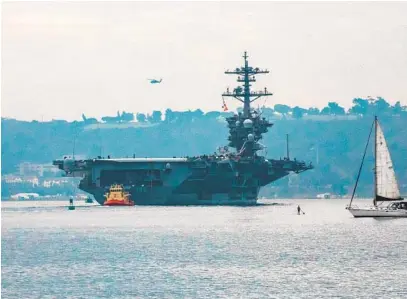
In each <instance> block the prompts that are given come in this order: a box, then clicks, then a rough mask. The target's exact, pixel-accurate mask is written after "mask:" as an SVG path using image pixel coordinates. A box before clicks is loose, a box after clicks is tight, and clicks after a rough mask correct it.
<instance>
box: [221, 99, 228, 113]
mask: <svg viewBox="0 0 407 299" xmlns="http://www.w3.org/2000/svg"><path fill="white" fill-rule="evenodd" d="M222 109H223V111H228V106H226V103H225V100H223V105H222Z"/></svg>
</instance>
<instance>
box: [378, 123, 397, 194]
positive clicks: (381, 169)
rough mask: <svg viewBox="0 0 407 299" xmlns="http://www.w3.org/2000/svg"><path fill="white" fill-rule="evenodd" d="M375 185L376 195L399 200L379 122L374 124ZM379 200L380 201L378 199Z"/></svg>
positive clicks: (394, 175)
mask: <svg viewBox="0 0 407 299" xmlns="http://www.w3.org/2000/svg"><path fill="white" fill-rule="evenodd" d="M376 125H377V127H376V130H377V131H376V184H377V195H378V196H379V197H384V198H385V199H400V190H399V187H398V184H397V179H396V174H395V173H394V169H393V163H392V161H391V157H390V152H389V149H388V147H387V144H386V140H385V138H384V134H383V131H382V128H381V127H380V125H379V122H377V123H376ZM379 200H380V199H379Z"/></svg>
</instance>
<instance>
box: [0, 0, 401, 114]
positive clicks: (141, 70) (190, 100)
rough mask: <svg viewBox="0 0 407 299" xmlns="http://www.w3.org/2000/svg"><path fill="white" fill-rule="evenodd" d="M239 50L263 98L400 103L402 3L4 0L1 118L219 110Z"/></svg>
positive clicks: (316, 103) (320, 102)
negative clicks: (261, 71) (254, 70)
mask: <svg viewBox="0 0 407 299" xmlns="http://www.w3.org/2000/svg"><path fill="white" fill-rule="evenodd" d="M245 50H247V51H248V53H249V61H250V63H251V64H253V66H258V67H264V68H269V69H270V70H271V74H269V75H263V76H258V82H257V83H256V85H255V87H256V88H255V89H262V88H263V87H265V86H267V87H268V89H269V90H270V91H272V92H274V96H272V97H270V98H269V99H268V100H267V102H266V106H273V105H274V104H275V103H282V104H288V105H299V106H303V107H310V106H316V107H323V106H324V105H325V104H326V103H327V102H328V101H336V102H339V103H340V104H341V105H343V106H345V107H347V108H348V107H349V106H351V104H352V102H351V101H352V99H353V98H354V97H366V96H382V97H384V98H385V99H387V100H388V101H389V102H391V103H392V104H393V103H395V102H396V101H400V102H401V103H402V104H407V2H399V3H388V2H383V3H380V2H374V3H366V2H363V3H361V2H354V3H345V2H337V3H333V2H331V3H328V2H327V3H304V2H300V3H294V2H254V3H248V2H223V3H220V2H189V3H188V2H119V3H114V2H59V3H45V2H42V3H41V2H37V3H36V2H11V3H3V5H2V104H1V105H2V116H6V117H14V118H18V119H26V120H30V119H41V118H42V117H43V119H44V120H47V119H52V118H56V119H61V118H64V119H69V120H72V119H79V118H80V116H81V113H82V112H83V113H85V114H86V115H87V116H89V117H90V116H94V117H97V118H99V117H101V116H103V115H114V114H116V112H117V110H120V111H122V110H125V111H130V112H150V111H152V110H164V109H165V108H171V109H173V110H187V109H197V108H201V109H202V110H204V111H208V110H220V109H221V105H222V99H221V95H220V94H221V93H222V92H223V91H224V90H225V89H226V87H228V86H230V87H234V85H235V81H234V80H235V77H234V76H231V75H229V76H227V75H225V74H223V72H224V70H226V69H227V68H234V67H237V66H240V65H241V64H242V58H241V56H242V53H243V51H245ZM147 78H163V82H162V84H160V85H151V84H149V82H148V81H147ZM227 103H228V106H229V107H230V108H231V109H235V108H236V107H237V106H238V105H239V104H238V103H235V101H232V100H227ZM263 103H264V101H263V100H261V102H260V103H259V104H260V105H262V104H263Z"/></svg>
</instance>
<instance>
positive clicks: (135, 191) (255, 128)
mask: <svg viewBox="0 0 407 299" xmlns="http://www.w3.org/2000/svg"><path fill="white" fill-rule="evenodd" d="M243 58H244V66H242V67H240V68H236V69H235V70H232V71H226V72H225V74H234V75H238V79H237V82H239V83H242V86H238V87H236V88H234V89H233V91H229V89H227V91H226V92H225V93H223V94H222V96H223V97H232V98H235V99H237V100H239V101H240V102H242V103H243V113H238V114H234V115H233V116H231V117H228V118H227V119H226V120H227V122H228V127H229V138H228V140H229V146H225V147H223V148H222V150H221V151H219V153H218V154H213V155H202V156H196V157H188V158H119V159H101V158H98V159H87V160H72V159H63V160H55V161H53V164H54V165H56V166H58V168H59V169H61V170H63V171H65V173H66V175H67V176H75V177H78V176H81V177H82V180H81V181H80V184H79V188H80V189H81V190H83V191H85V192H88V193H90V194H92V195H93V196H94V197H95V199H96V201H97V202H98V203H99V204H101V205H102V204H103V203H104V200H105V198H104V194H105V193H106V192H107V190H109V188H110V187H111V186H112V185H114V184H120V185H122V186H123V187H124V188H125V190H126V191H127V192H129V194H130V195H131V200H132V201H134V203H135V204H136V205H255V204H256V203H257V198H258V194H259V191H260V188H261V187H263V186H265V185H267V184H269V183H271V182H274V181H276V180H278V179H280V178H282V177H284V176H286V175H288V174H289V173H290V172H296V173H300V172H303V171H306V170H308V169H311V168H312V166H311V165H310V164H309V165H307V164H306V163H305V162H302V161H298V160H296V159H294V160H291V159H289V158H288V157H287V158H284V159H283V160H281V159H280V160H273V159H266V158H265V157H264V156H261V155H259V154H258V153H257V152H258V151H260V150H262V149H264V148H265V147H264V146H263V145H262V144H261V143H260V142H259V140H261V139H262V134H264V133H266V132H267V131H268V128H270V127H271V126H272V123H270V122H269V121H267V120H266V119H265V118H264V117H261V113H260V112H259V111H257V110H254V109H251V107H250V104H251V103H252V102H253V101H255V100H257V99H259V98H261V97H263V96H271V95H272V93H270V92H268V91H267V88H265V89H264V90H262V91H257V92H253V91H251V90H250V87H251V84H250V83H252V82H255V81H256V78H255V75H258V74H267V73H269V71H268V70H261V69H259V68H253V67H250V66H249V63H248V59H247V58H248V56H247V54H246V52H245V53H244V56H243ZM230 148H233V149H234V150H230Z"/></svg>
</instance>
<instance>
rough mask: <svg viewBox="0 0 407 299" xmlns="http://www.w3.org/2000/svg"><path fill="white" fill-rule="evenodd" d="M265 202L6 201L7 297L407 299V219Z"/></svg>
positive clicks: (317, 204) (327, 203)
mask: <svg viewBox="0 0 407 299" xmlns="http://www.w3.org/2000/svg"><path fill="white" fill-rule="evenodd" d="M264 203H266V204H265V205H260V206H256V207H245V208H242V207H130V208H129V207H116V208H114V207H100V206H83V207H77V209H76V210H75V211H68V210H67V208H66V207H64V206H63V205H64V203H61V202H35V203H34V202H30V203H24V202H3V203H2V257H1V261H2V296H3V298H407V284H406V277H407V219H388V220H375V219H369V218H363V219H355V218H352V216H351V215H350V213H349V212H348V211H346V210H345V209H344V207H345V206H346V204H347V201H343V200H295V201H294V200H286V201H278V200H276V201H272V202H271V201H264ZM272 203H274V204H272ZM276 203H278V204H276ZM297 204H300V205H301V207H302V208H303V210H304V211H305V212H306V214H305V215H301V216H298V215H296V205H297Z"/></svg>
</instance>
